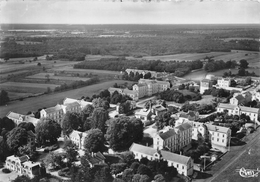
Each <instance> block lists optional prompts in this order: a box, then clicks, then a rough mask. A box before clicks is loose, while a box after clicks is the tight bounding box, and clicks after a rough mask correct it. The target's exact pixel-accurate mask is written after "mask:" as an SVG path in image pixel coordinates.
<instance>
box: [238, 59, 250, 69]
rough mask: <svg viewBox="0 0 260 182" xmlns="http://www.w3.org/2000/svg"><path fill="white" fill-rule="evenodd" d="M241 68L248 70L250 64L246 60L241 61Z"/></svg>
mask: <svg viewBox="0 0 260 182" xmlns="http://www.w3.org/2000/svg"><path fill="white" fill-rule="evenodd" d="M240 68H245V69H246V68H248V62H247V60H245V59H241V60H240Z"/></svg>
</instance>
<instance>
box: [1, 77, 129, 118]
mask: <svg viewBox="0 0 260 182" xmlns="http://www.w3.org/2000/svg"><path fill="white" fill-rule="evenodd" d="M125 82H128V83H132V82H131V81H125V80H111V81H107V82H102V83H98V84H95V85H90V86H86V87H82V88H78V89H74V90H69V91H65V92H60V93H54V94H49V95H42V96H39V97H35V98H28V99H24V100H23V101H14V102H10V103H9V104H8V105H7V106H0V117H4V116H5V115H6V114H7V113H8V112H9V111H13V112H17V113H20V114H26V113H27V112H28V111H37V110H38V109H40V108H43V107H52V106H55V105H56V104H57V103H62V101H63V100H64V99H65V98H66V97H69V98H74V99H80V98H81V97H82V96H92V95H93V94H97V93H99V92H100V91H101V90H103V89H107V88H109V87H111V86H113V85H114V84H115V83H118V84H122V83H125Z"/></svg>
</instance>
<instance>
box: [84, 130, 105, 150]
mask: <svg viewBox="0 0 260 182" xmlns="http://www.w3.org/2000/svg"><path fill="white" fill-rule="evenodd" d="M104 141H105V138H104V134H103V132H102V131H101V130H100V129H91V130H89V131H88V135H87V136H86V137H85V139H84V147H85V149H86V150H87V151H89V152H95V153H96V152H99V151H101V152H102V151H103V150H104Z"/></svg>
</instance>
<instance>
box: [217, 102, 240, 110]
mask: <svg viewBox="0 0 260 182" xmlns="http://www.w3.org/2000/svg"><path fill="white" fill-rule="evenodd" d="M236 107H237V106H236V105H232V104H224V103H219V105H218V108H224V109H232V110H233V109H235V108H236Z"/></svg>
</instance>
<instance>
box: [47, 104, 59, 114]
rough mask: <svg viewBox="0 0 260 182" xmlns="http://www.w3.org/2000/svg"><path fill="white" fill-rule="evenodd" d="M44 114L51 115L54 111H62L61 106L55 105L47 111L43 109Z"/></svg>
mask: <svg viewBox="0 0 260 182" xmlns="http://www.w3.org/2000/svg"><path fill="white" fill-rule="evenodd" d="M44 110H45V112H46V113H53V112H55V111H59V110H62V107H61V105H59V104H57V105H56V106H54V107H49V108H47V109H44Z"/></svg>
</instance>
